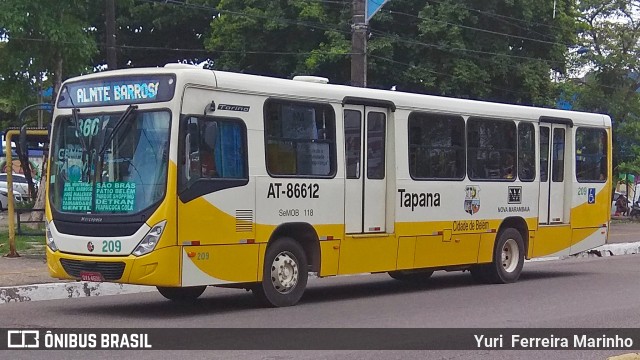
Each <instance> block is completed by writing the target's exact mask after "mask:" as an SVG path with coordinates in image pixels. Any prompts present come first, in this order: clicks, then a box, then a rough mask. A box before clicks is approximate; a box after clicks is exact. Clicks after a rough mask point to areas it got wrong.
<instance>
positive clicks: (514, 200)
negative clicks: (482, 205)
mask: <svg viewBox="0 0 640 360" xmlns="http://www.w3.org/2000/svg"><path fill="white" fill-rule="evenodd" d="M507 202H508V203H509V204H521V203H522V186H509V197H508V201H507Z"/></svg>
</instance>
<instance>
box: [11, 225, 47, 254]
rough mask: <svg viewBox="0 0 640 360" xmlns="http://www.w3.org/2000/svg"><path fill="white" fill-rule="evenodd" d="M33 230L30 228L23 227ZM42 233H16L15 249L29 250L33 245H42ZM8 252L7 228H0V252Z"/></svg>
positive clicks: (43, 242)
mask: <svg viewBox="0 0 640 360" xmlns="http://www.w3.org/2000/svg"><path fill="white" fill-rule="evenodd" d="M25 230H29V231H33V230H31V229H25ZM44 244H45V239H44V235H18V234H16V249H17V250H18V252H20V251H24V250H30V249H32V248H33V247H34V246H33V245H44ZM8 252H9V230H8V229H0V254H6V253H8Z"/></svg>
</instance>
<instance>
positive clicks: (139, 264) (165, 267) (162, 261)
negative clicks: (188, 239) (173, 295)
mask: <svg viewBox="0 0 640 360" xmlns="http://www.w3.org/2000/svg"><path fill="white" fill-rule="evenodd" d="M177 269H180V247H179V246H170V247H165V248H162V249H158V250H154V251H152V252H150V253H149V254H147V255H144V256H141V257H139V258H136V259H135V260H134V262H133V266H132V268H131V272H130V273H129V281H128V282H130V283H133V284H139V285H155V286H179V285H180V272H179V271H177Z"/></svg>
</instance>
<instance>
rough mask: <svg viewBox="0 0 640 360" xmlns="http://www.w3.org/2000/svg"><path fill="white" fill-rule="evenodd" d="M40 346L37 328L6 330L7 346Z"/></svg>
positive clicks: (12, 347)
mask: <svg viewBox="0 0 640 360" xmlns="http://www.w3.org/2000/svg"><path fill="white" fill-rule="evenodd" d="M38 347H40V331H38V330H8V331H7V348H9V349H25V348H38Z"/></svg>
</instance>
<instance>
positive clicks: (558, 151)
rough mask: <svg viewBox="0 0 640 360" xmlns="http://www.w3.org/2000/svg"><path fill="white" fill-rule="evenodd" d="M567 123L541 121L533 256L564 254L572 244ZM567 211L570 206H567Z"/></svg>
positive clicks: (566, 253) (567, 252)
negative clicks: (536, 219)
mask: <svg viewBox="0 0 640 360" xmlns="http://www.w3.org/2000/svg"><path fill="white" fill-rule="evenodd" d="M567 128H568V127H567V125H564V124H557V123H542V122H541V123H540V198H539V200H538V222H539V223H540V226H539V227H538V232H537V234H536V238H535V243H534V249H533V256H534V257H538V256H549V255H553V256H564V255H568V254H569V250H570V246H571V227H570V225H569V224H568V222H569V218H568V217H567V216H566V214H568V213H569V212H568V211H565V207H568V206H571V205H570V203H569V202H567V201H565V196H564V195H565V184H566V182H567V181H570V180H571V179H570V178H569V177H568V176H567V174H566V168H567V165H569V164H567V162H566V161H565V159H567V156H568V152H567V132H568V131H567ZM567 210H568V209H567Z"/></svg>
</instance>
